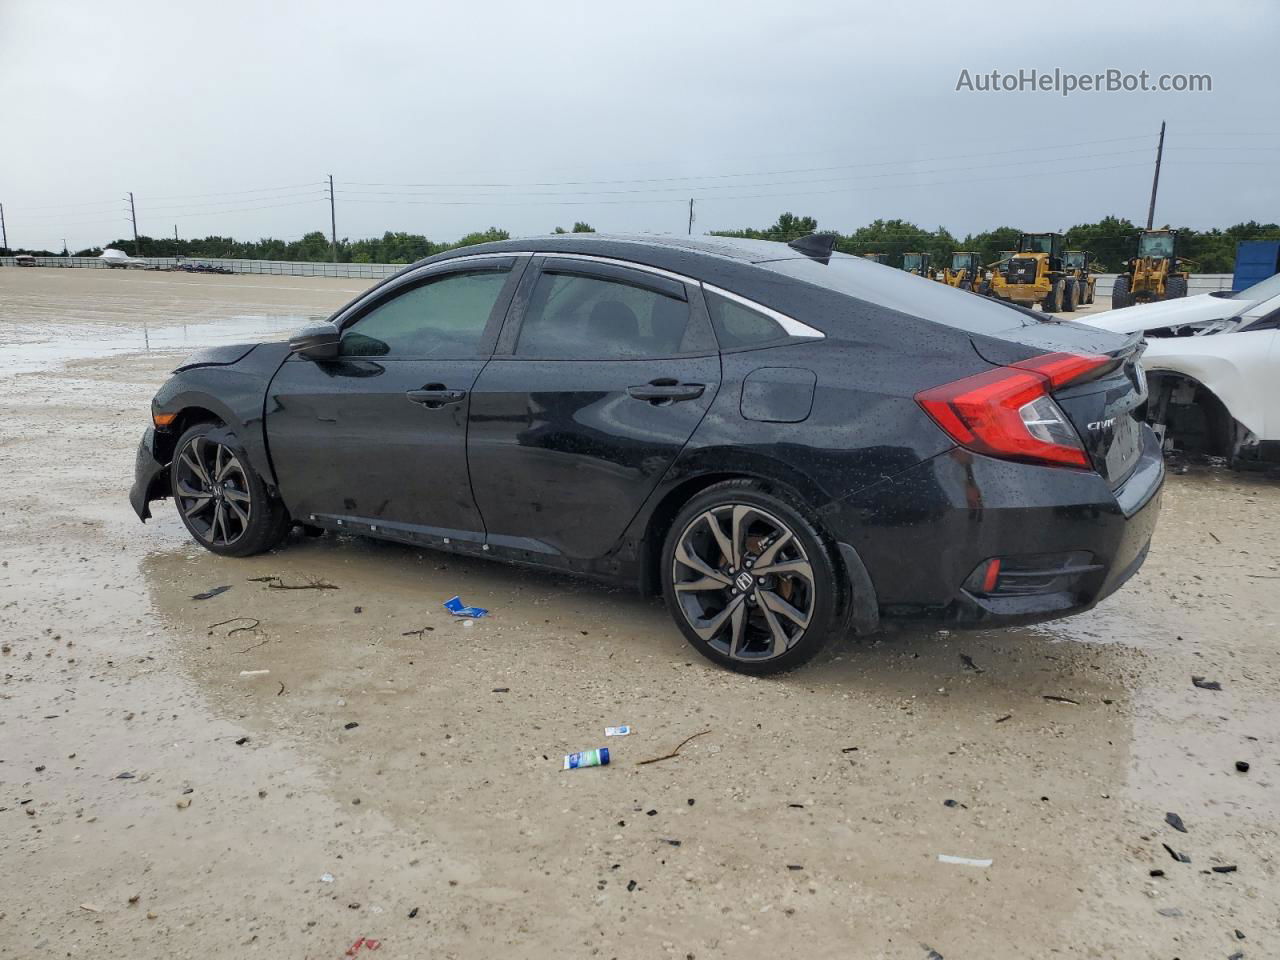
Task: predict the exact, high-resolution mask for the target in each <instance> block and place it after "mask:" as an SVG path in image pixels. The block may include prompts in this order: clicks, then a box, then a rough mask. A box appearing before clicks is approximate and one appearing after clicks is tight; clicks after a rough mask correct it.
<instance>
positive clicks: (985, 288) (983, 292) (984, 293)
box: [978, 280, 991, 297]
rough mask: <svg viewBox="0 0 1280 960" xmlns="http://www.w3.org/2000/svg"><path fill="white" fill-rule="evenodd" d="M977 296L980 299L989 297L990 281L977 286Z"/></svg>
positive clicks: (984, 281)
mask: <svg viewBox="0 0 1280 960" xmlns="http://www.w3.org/2000/svg"><path fill="white" fill-rule="evenodd" d="M978 296H980V297H989V296H991V281H990V280H983V281H982V282H981V283H980V284H978Z"/></svg>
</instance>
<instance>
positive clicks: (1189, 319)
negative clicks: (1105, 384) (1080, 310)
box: [1075, 293, 1250, 333]
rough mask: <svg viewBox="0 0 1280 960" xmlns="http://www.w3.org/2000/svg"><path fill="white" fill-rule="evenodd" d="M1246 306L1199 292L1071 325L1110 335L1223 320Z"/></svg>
mask: <svg viewBox="0 0 1280 960" xmlns="http://www.w3.org/2000/svg"><path fill="white" fill-rule="evenodd" d="M1249 306H1250V304H1249V302H1248V301H1246V300H1232V299H1231V298H1230V297H1215V296H1213V295H1211V294H1208V293H1202V294H1200V295H1199V296H1195V297H1179V298H1177V299H1176V300H1161V301H1160V302H1159V303H1143V304H1138V305H1137V306H1133V307H1124V308H1123V309H1120V310H1108V311H1107V312H1106V313H1095V314H1093V315H1091V316H1084V317H1076V318H1075V322H1076V323H1087V324H1089V325H1090V326H1093V327H1098V328H1099V329H1101V330H1110V331H1111V332H1112V333H1134V332H1136V331H1139V330H1157V329H1160V328H1162V327H1177V326H1182V325H1184V324H1188V323H1204V322H1206V321H1211V320H1226V319H1228V318H1230V317H1234V316H1237V315H1239V314H1241V313H1243V312H1244V311H1245V310H1247V309H1248V308H1249Z"/></svg>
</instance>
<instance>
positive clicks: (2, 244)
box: [0, 203, 9, 250]
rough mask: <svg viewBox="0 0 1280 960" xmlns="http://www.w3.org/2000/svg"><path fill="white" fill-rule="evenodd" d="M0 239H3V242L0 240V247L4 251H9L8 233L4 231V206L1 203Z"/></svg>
mask: <svg viewBox="0 0 1280 960" xmlns="http://www.w3.org/2000/svg"><path fill="white" fill-rule="evenodd" d="M0 237H3V240H0V247H4V249H6V250H8V249H9V231H8V230H6V229H5V226H4V204H3V203H0Z"/></svg>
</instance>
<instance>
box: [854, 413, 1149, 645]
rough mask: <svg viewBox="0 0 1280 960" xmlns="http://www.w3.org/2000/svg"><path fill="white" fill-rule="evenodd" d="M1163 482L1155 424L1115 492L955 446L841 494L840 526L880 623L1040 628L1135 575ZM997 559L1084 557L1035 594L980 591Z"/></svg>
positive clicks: (1064, 472) (1091, 479)
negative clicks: (864, 574)
mask: <svg viewBox="0 0 1280 960" xmlns="http://www.w3.org/2000/svg"><path fill="white" fill-rule="evenodd" d="M1163 484H1164V462H1163V460H1162V458H1161V455H1160V447H1159V443H1158V441H1157V440H1156V438H1155V436H1154V434H1152V433H1151V431H1150V429H1149V428H1147V427H1144V428H1143V449H1142V453H1141V456H1140V458H1139V461H1138V464H1137V466H1136V467H1135V468H1134V470H1133V472H1132V473H1131V474H1130V475H1129V477H1128V478H1127V479H1126V480H1125V482H1124V484H1122V485H1121V486H1120V487H1119V488H1117V489H1116V490H1112V489H1111V487H1110V486H1109V485H1108V484H1107V482H1106V481H1105V480H1103V478H1102V477H1101V476H1099V475H1098V474H1097V473H1094V472H1092V471H1086V470H1071V469H1064V468H1060V467H1047V466H1046V467H1040V466H1032V465H1028V464H1019V463H1011V462H1008V461H1003V460H996V459H993V458H990V457H984V456H981V455H978V454H974V453H970V452H968V451H965V450H962V449H955V450H952V451H950V452H948V453H946V454H943V455H941V456H938V457H934V458H933V459H931V460H928V461H926V462H925V463H922V464H919V465H918V466H917V467H914V468H912V469H911V470H908V471H906V472H905V473H902V474H899V475H897V476H895V477H892V478H890V479H887V480H885V481H882V482H881V483H878V484H876V485H875V486H873V487H871V488H869V489H866V490H863V491H861V492H859V493H858V494H857V495H855V496H854V497H851V498H849V499H847V500H845V501H843V502H842V503H841V504H840V508H839V510H838V511H837V515H836V516H835V517H833V518H832V526H833V528H835V529H834V532H835V533H836V534H837V536H838V538H839V539H840V540H842V541H844V542H846V543H848V544H850V545H851V546H852V547H853V548H854V549H855V550H856V551H857V552H858V555H859V557H860V558H861V560H862V562H863V563H864V564H865V566H866V568H867V571H868V573H869V575H870V577H871V580H872V583H873V585H874V588H875V591H876V602H877V606H878V609H879V613H880V617H881V619H882V620H886V621H892V620H912V619H925V620H941V621H946V622H948V623H951V624H955V625H957V626H965V625H970V626H1001V625H1014V624H1019V623H1036V622H1040V621H1044V620H1052V619H1056V618H1058V617H1063V616H1068V615H1070V614H1074V613H1079V612H1081V611H1083V610H1087V609H1089V608H1090V607H1092V606H1093V605H1094V604H1096V603H1098V602H1099V601H1100V600H1102V599H1104V598H1105V597H1107V596H1110V595H1111V594H1112V593H1114V592H1115V591H1116V590H1118V589H1119V588H1120V586H1121V585H1123V584H1124V582H1125V581H1126V580H1128V579H1129V578H1130V577H1132V576H1133V575H1134V574H1135V573H1136V572H1137V571H1138V569H1139V568H1140V567H1141V566H1142V563H1143V561H1144V560H1145V558H1146V555H1147V550H1148V548H1149V545H1150V542H1151V535H1152V532H1153V530H1154V528H1155V524H1156V519H1157V517H1158V516H1159V512H1160V494H1161V490H1162V487H1163ZM992 558H1005V569H1009V568H1010V567H1011V566H1013V565H1016V564H1017V563H1019V562H1028V561H1034V560H1036V559H1039V558H1046V563H1051V562H1053V561H1054V558H1076V559H1074V560H1072V561H1071V562H1069V563H1068V562H1066V561H1065V559H1064V561H1063V562H1064V564H1065V565H1064V566H1063V569H1064V570H1069V571H1073V572H1071V573H1070V575H1066V574H1064V576H1062V577H1060V578H1053V579H1052V580H1050V578H1046V586H1045V589H1043V590H1040V591H1038V592H1037V591H1036V590H1035V589H1032V590H1031V591H1030V592H1018V593H1014V592H1003V591H1002V589H996V590H994V591H991V592H986V591H983V590H981V589H974V588H973V583H974V576H975V572H977V571H981V570H982V569H983V567H982V565H983V564H984V563H987V562H989V561H990V560H991V559H992ZM1032 565H1034V564H1032ZM1024 583H1025V581H1024Z"/></svg>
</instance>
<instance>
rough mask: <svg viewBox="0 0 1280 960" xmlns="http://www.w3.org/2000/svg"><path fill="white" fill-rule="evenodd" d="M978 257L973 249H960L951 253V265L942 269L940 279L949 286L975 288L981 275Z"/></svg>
mask: <svg viewBox="0 0 1280 960" xmlns="http://www.w3.org/2000/svg"><path fill="white" fill-rule="evenodd" d="M979 259H980V257H979V255H978V254H977V253H974V252H973V251H961V252H958V253H953V254H952V255H951V266H949V267H946V268H944V269H943V271H942V276H941V280H942V282H943V283H945V284H946V285H947V286H949V287H959V288H960V289H961V290H976V289H977V288H978V285H979V283H980V282H981V280H982V277H983V273H984V271H983V269H982V264H981V263H979V262H978V261H979Z"/></svg>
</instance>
